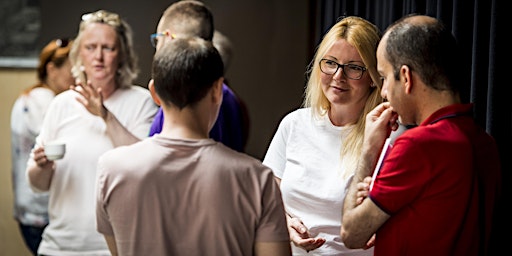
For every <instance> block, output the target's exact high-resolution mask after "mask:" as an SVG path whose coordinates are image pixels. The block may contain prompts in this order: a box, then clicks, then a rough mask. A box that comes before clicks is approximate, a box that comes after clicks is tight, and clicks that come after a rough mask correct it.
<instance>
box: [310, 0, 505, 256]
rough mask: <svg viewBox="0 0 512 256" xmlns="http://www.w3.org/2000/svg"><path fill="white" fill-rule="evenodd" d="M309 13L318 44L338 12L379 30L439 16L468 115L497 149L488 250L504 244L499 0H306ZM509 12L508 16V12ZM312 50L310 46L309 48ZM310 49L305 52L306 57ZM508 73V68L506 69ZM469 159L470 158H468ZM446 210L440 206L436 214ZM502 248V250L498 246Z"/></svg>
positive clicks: (502, 33)
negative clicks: (498, 176) (497, 188)
mask: <svg viewBox="0 0 512 256" xmlns="http://www.w3.org/2000/svg"><path fill="white" fill-rule="evenodd" d="M311 1H312V2H311V7H312V10H313V12H314V14H313V15H314V19H313V21H314V23H313V25H312V29H313V32H312V33H313V34H312V38H313V42H311V44H312V45H315V46H316V45H318V43H319V42H320V41H321V38H322V36H323V35H324V34H325V32H326V31H327V30H328V29H329V28H330V27H331V26H332V25H334V23H336V21H337V20H338V19H339V18H340V17H343V16H350V15H355V16H360V17H362V18H365V19H367V20H369V21H371V22H373V23H374V24H375V25H377V26H378V27H379V28H380V29H381V30H382V31H384V30H385V29H386V27H387V26H388V25H390V24H391V23H392V22H393V21H395V20H397V19H399V18H400V17H402V16H403V15H406V14H410V13H419V14H426V15H429V16H433V17H436V18H438V19H440V20H442V21H443V22H444V23H445V24H446V25H447V26H448V27H450V28H451V30H452V33H453V35H454V36H455V37H456V38H457V41H458V42H459V44H460V47H461V49H462V51H463V52H464V54H463V56H464V57H463V59H461V60H460V62H459V63H460V65H461V66H462V67H463V68H464V70H465V74H464V76H462V77H460V83H462V84H463V85H464V86H465V87H464V88H465V89H464V91H463V92H462V94H461V96H462V100H463V101H464V102H472V103H474V105H475V109H474V111H475V112H474V113H475V119H476V121H477V123H478V124H480V125H481V126H482V127H484V128H485V129H486V131H487V132H488V133H489V134H491V135H492V136H493V137H494V138H495V140H496V142H497V144H498V147H499V150H500V157H501V164H502V168H503V179H502V182H503V186H502V187H503V195H502V198H501V201H500V203H499V208H498V212H497V215H496V218H495V222H494V223H495V225H494V227H493V233H492V241H491V254H490V255H498V251H501V249H505V248H507V244H508V242H509V241H508V239H506V238H507V237H510V235H509V234H508V231H509V228H510V227H511V226H510V221H509V219H510V218H511V217H512V214H511V212H510V211H509V210H507V209H506V208H509V207H506V205H505V202H506V201H509V200H510V199H509V198H510V194H511V193H510V191H511V187H512V183H511V177H510V172H511V164H510V162H511V161H509V160H511V157H512V154H511V153H509V152H510V151H509V150H510V149H509V147H510V146H511V145H512V104H511V99H510V98H509V96H508V95H507V93H506V92H505V89H506V87H510V84H509V83H508V82H506V80H505V74H506V73H504V72H507V71H505V69H506V68H509V69H510V67H511V65H510V64H509V61H510V50H509V48H510V46H509V47H508V49H505V47H503V46H502V42H504V41H505V34H506V32H507V31H506V30H510V21H506V20H505V11H506V10H507V7H505V6H504V1H501V0H454V1H443V0H416V1H414V0H402V1H398V0H360V1H357V0H319V1H314V0H311ZM509 15H510V14H509ZM312 49H314V48H312ZM312 55H313V52H311V56H312ZM508 72H510V70H509V71H508ZM468 161H471V159H468ZM449 210H450V209H440V210H439V214H442V213H443V211H449ZM503 246H505V248H503Z"/></svg>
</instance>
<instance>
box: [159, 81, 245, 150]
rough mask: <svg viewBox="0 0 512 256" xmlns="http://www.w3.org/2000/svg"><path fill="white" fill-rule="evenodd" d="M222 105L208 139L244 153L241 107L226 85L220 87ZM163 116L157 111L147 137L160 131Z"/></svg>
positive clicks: (160, 109) (160, 111)
mask: <svg viewBox="0 0 512 256" xmlns="http://www.w3.org/2000/svg"><path fill="white" fill-rule="evenodd" d="M222 94H223V99H222V104H221V105H220V110H219V116H218V117H217V121H216V122H215V124H214V125H213V127H212V129H211V130H210V138H212V139H214V140H216V141H219V142H222V143H223V144H224V145H226V146H228V147H230V148H232V149H234V150H236V151H239V152H243V151H244V145H245V141H244V124H243V116H242V114H243V113H242V109H241V108H242V106H241V103H240V102H239V100H238V97H237V96H236V94H235V93H234V92H233V91H232V90H231V89H230V88H229V87H228V86H227V85H226V84H223V85H222ZM163 124H164V114H163V111H162V108H161V107H160V108H159V109H158V112H157V114H156V115H155V119H154V120H153V123H152V124H151V128H150V130H149V136H153V135H155V134H157V133H160V132H161V131H162V126H163Z"/></svg>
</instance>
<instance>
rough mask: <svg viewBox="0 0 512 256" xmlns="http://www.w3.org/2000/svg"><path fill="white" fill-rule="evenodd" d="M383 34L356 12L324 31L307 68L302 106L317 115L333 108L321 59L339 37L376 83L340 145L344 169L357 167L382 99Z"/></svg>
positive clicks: (321, 114)
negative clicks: (324, 87) (379, 55)
mask: <svg viewBox="0 0 512 256" xmlns="http://www.w3.org/2000/svg"><path fill="white" fill-rule="evenodd" d="M380 38H381V32H380V30H379V29H378V28H377V26H375V25H374V24H372V23H371V22H369V21H367V20H365V19H363V18H360V17H356V16H348V17H344V18H342V19H341V20H339V21H338V22H337V23H336V24H335V25H334V26H332V27H331V28H330V29H329V31H328V32H327V33H326V34H325V35H324V37H323V39H322V42H320V44H319V46H318V48H317V50H316V53H315V56H314V58H313V61H312V62H311V63H310V64H309V66H308V69H307V71H306V74H307V76H308V81H307V85H306V92H305V98H304V102H303V106H304V107H311V108H312V112H313V115H314V117H315V118H318V117H320V116H323V115H326V114H327V113H328V112H329V109H330V108H331V103H330V102H329V100H328V99H327V97H326V96H325V95H324V93H323V91H322V83H321V74H320V72H321V71H320V65H319V63H320V60H321V59H322V58H323V57H324V56H325V54H326V52H327V51H328V50H329V49H330V48H331V47H332V45H333V44H334V43H335V42H336V41H337V40H339V39H345V40H346V41H347V42H348V43H349V44H350V45H352V46H354V47H355V48H356V50H357V52H358V53H359V55H360V56H361V58H362V59H363V63H364V65H365V66H366V68H367V72H368V73H369V75H370V77H371V80H372V83H373V85H374V86H373V87H371V89H370V90H371V92H370V95H369V97H368V99H367V101H366V104H365V106H364V108H363V111H361V113H360V114H359V118H358V119H357V121H356V123H355V124H354V125H355V127H354V129H352V130H351V132H350V133H349V134H348V135H347V137H346V138H345V140H344V143H343V145H342V148H341V157H342V159H343V162H342V164H343V167H344V169H345V170H352V171H353V170H355V167H356V166H355V165H356V164H357V161H358V156H359V155H360V152H361V148H362V143H363V136H364V126H365V123H366V119H365V117H366V114H367V113H368V112H370V111H371V110H372V109H373V108H375V107H376V106H377V105H378V104H380V103H381V102H382V101H383V99H382V97H381V95H380V91H381V88H382V81H381V79H380V77H379V74H378V72H377V57H376V52H377V46H378V44H379V41H380ZM340 136H341V134H340ZM340 139H341V137H340ZM341 171H342V172H344V173H345V174H349V173H352V172H345V171H344V170H341Z"/></svg>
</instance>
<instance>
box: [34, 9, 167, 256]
mask: <svg viewBox="0 0 512 256" xmlns="http://www.w3.org/2000/svg"><path fill="white" fill-rule="evenodd" d="M70 59H71V62H72V64H73V67H72V72H73V75H74V76H75V78H76V84H75V85H72V86H71V90H68V91H65V92H63V93H61V94H59V95H58V96H57V97H55V99H54V100H53V101H52V103H51V104H50V106H49V109H48V113H47V115H46V116H45V119H44V121H43V126H42V128H41V133H40V134H39V136H38V137H37V138H36V145H35V146H34V149H33V150H32V154H31V158H30V159H29V162H28V167H27V176H28V179H29V183H30V185H31V186H32V189H33V190H35V191H39V192H49V196H50V203H49V215H50V223H49V225H48V226H47V227H46V229H45V231H44V233H43V240H42V242H41V244H40V246H39V249H38V254H39V255H110V252H109V249H108V247H107V244H106V242H105V239H104V238H103V236H102V235H101V234H99V233H98V232H97V231H96V222H95V216H96V214H95V207H94V206H95V204H94V202H95V192H94V191H95V190H94V188H95V179H96V165H97V162H98V158H99V156H100V155H102V154H103V153H104V152H106V151H108V150H110V149H112V148H115V147H118V146H121V145H127V144H131V143H133V142H134V141H138V140H139V139H142V138H145V137H146V136H147V133H148V131H149V127H150V125H151V121H152V120H153V117H154V115H155V113H156V111H157V106H156V105H155V103H154V102H153V100H152V98H151V95H150V93H149V91H148V90H147V89H145V88H143V87H141V86H137V85H134V84H133V81H134V79H135V78H136V77H137V73H138V67H137V58H136V55H135V53H134V50H133V43H132V31H131V28H130V26H129V25H128V24H127V23H126V22H125V21H124V20H122V19H121V18H120V17H119V15H118V14H116V13H111V12H108V11H105V10H99V11H96V12H93V13H90V14H85V15H83V16H82V21H81V22H80V27H79V32H78V35H77V37H76V39H75V43H74V44H73V47H72V49H71V53H70ZM55 140H58V141H62V142H64V143H65V144H66V153H65V155H64V158H62V159H59V160H54V161H52V160H49V159H48V158H47V157H46V155H45V153H44V145H45V144H46V143H48V142H51V141H55Z"/></svg>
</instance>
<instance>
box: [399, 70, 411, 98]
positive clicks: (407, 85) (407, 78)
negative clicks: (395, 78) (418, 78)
mask: <svg viewBox="0 0 512 256" xmlns="http://www.w3.org/2000/svg"><path fill="white" fill-rule="evenodd" d="M400 76H401V79H402V81H403V84H404V90H405V93H406V94H410V93H411V90H412V86H413V84H412V70H411V68H410V67H409V66H407V65H402V66H401V67H400Z"/></svg>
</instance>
